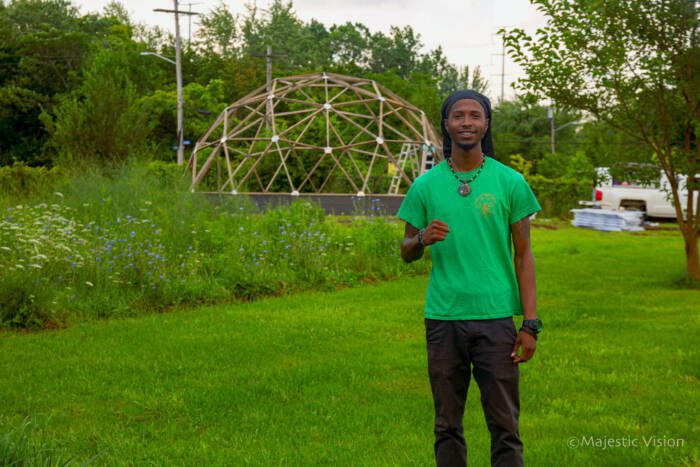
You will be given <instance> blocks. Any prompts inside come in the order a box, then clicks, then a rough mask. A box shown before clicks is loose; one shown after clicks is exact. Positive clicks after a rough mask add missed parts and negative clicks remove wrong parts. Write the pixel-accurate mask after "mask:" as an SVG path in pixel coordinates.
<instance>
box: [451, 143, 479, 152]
mask: <svg viewBox="0 0 700 467" xmlns="http://www.w3.org/2000/svg"><path fill="white" fill-rule="evenodd" d="M454 143H455V144H456V145H457V146H459V148H460V149H462V150H463V151H471V150H472V149H474V148H475V147H476V146H477V145H479V144H481V141H475V142H473V143H458V142H456V141H455V142H454Z"/></svg>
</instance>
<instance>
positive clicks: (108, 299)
mask: <svg viewBox="0 0 700 467" xmlns="http://www.w3.org/2000/svg"><path fill="white" fill-rule="evenodd" d="M52 198H53V199H52ZM41 201H43V202H36V203H33V204H29V205H26V204H25V205H15V206H9V207H6V208H5V209H4V211H3V212H2V217H1V218H0V250H1V253H2V254H1V255H0V320H1V322H2V325H3V326H4V327H18V328H24V327H30V328H37V327H42V326H43V327H47V326H62V325H65V324H66V323H67V322H69V321H70V320H71V319H74V318H75V319H86V318H87V319H90V318H105V317H116V316H127V315H134V314H137V313H140V312H143V311H146V310H150V311H163V310H165V309H167V308H168V307H172V306H178V305H187V304H195V303H197V304H199V303H218V302H227V301H232V300H249V299H253V298H256V297H260V296H266V295H275V294H281V293H288V292H293V291H298V290H304V289H311V288H313V289H319V288H321V289H323V288H329V289H332V288H336V287H339V286H351V285H353V284H356V283H358V282H361V281H368V280H380V279H388V278H394V277H398V276H400V275H404V274H415V273H420V272H425V271H426V268H427V266H426V264H425V263H424V262H421V263H419V264H413V265H405V264H403V263H402V261H401V259H400V257H399V242H400V239H401V236H402V232H401V226H400V225H399V224H398V223H397V222H395V221H394V219H392V218H391V217H380V216H354V217H353V218H351V219H350V222H348V223H340V222H338V221H337V220H335V219H334V218H331V217H327V216H325V215H324V213H323V211H322V210H321V209H320V208H318V207H317V206H315V205H312V204H310V203H308V202H304V201H298V202H295V203H294V204H292V205H291V206H287V207H279V208H276V209H274V210H270V211H268V212H266V213H263V214H259V213H256V212H255V211H254V210H253V209H252V207H251V205H250V204H249V203H248V202H247V201H246V199H245V198H233V199H228V198H225V199H223V200H222V202H221V203H220V204H218V205H214V204H212V203H210V202H209V201H208V200H206V199H205V198H204V196H203V195H200V194H191V193H187V192H185V191H184V190H178V189H176V187H174V186H173V180H172V179H171V178H168V177H165V178H164V177H163V172H162V171H161V170H152V168H150V169H144V168H143V167H133V168H130V169H126V170H124V171H122V172H121V173H119V174H117V175H116V176H115V177H113V178H112V179H109V178H105V177H103V176H100V175H96V174H92V175H86V176H84V177H82V178H80V179H76V180H71V181H70V183H66V184H65V186H64V187H63V189H62V192H55V193H50V194H47V195H46V196H45V199H44V200H41Z"/></svg>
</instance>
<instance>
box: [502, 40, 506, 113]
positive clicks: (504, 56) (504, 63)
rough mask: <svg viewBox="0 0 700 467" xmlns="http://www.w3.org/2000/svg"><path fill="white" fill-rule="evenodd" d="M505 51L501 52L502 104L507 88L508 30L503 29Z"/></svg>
mask: <svg viewBox="0 0 700 467" xmlns="http://www.w3.org/2000/svg"><path fill="white" fill-rule="evenodd" d="M501 43H502V44H503V50H502V51H501V103H503V96H504V90H505V87H506V29H505V28H503V34H502V35H501Z"/></svg>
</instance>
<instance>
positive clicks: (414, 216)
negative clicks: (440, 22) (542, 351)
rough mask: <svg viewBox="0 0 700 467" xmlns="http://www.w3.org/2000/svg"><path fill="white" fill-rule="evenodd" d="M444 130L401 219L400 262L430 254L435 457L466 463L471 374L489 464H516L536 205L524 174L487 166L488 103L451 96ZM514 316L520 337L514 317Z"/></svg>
mask: <svg viewBox="0 0 700 467" xmlns="http://www.w3.org/2000/svg"><path fill="white" fill-rule="evenodd" d="M441 123H442V134H443V141H444V143H443V153H444V155H445V160H444V161H441V162H440V163H439V164H437V165H436V166H435V167H433V168H432V169H431V170H429V171H428V172H426V173H425V174H423V175H421V176H420V177H418V178H417V179H416V180H415V181H414V182H413V185H411V188H410V189H409V190H408V193H407V194H406V198H405V199H404V201H403V203H402V204H401V208H400V209H399V212H398V217H399V218H401V219H403V220H404V221H406V230H405V236H404V240H403V243H402V245H401V257H402V258H403V259H404V261H406V262H411V261H415V260H417V259H419V258H421V257H422V256H423V251H424V249H425V247H427V246H430V248H431V257H432V262H433V264H432V271H431V274H430V283H429V286H428V293H427V298H426V303H425V327H426V340H427V350H428V374H429V377H430V385H431V389H432V393H433V400H434V402H435V460H436V463H437V465H438V466H454V465H460V466H464V465H466V463H467V446H466V442H465V440H464V433H463V430H462V416H463V414H464V406H465V401H466V397H467V389H468V387H469V380H470V377H471V373H472V372H473V375H474V379H475V380H476V382H477V384H478V385H479V389H480V392H481V405H482V407H483V410H484V416H485V418H486V424H487V425H488V428H489V431H490V433H491V464H492V465H494V466H496V465H497V466H509V467H510V466H519V465H522V464H523V457H522V456H523V454H522V451H523V447H522V442H521V440H520V435H519V432H518V415H519V412H520V398H519V389H518V365H519V364H520V363H524V362H526V361H528V360H529V359H530V358H532V355H533V354H534V352H535V342H536V338H537V333H538V332H539V331H540V328H541V321H540V320H539V319H537V313H536V310H535V266H534V259H533V256H532V251H531V249H530V221H529V217H530V216H531V215H532V214H534V213H536V212H538V211H539V210H540V206H539V204H538V202H537V200H536V199H535V196H534V194H533V193H532V190H531V189H530V187H529V186H528V184H527V182H526V181H525V179H524V178H523V177H522V175H520V174H519V173H518V172H516V171H514V170H513V169H511V168H509V167H507V166H505V165H503V164H501V163H500V162H498V161H496V160H495V159H493V156H494V153H493V143H492V139H491V129H490V124H491V106H490V103H489V100H488V99H487V98H486V97H485V96H483V95H481V94H479V93H477V92H475V91H457V92H455V93H454V94H452V95H451V96H449V97H448V98H447V99H446V100H445V102H444V104H443V106H442V122H441ZM511 240H512V244H513V246H514V247H515V258H514V260H513V255H512V250H511ZM513 263H514V264H515V267H513ZM520 314H522V315H524V320H523V326H522V327H521V328H520V331H519V332H517V333H516V330H515V324H514V322H513V315H520Z"/></svg>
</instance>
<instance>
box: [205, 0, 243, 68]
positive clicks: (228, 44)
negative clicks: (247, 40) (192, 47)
mask: <svg viewBox="0 0 700 467" xmlns="http://www.w3.org/2000/svg"><path fill="white" fill-rule="evenodd" d="M197 39H198V40H197V44H198V45H199V47H200V48H201V49H202V51H203V52H204V54H218V55H220V56H221V57H223V58H231V57H235V58H238V57H240V43H239V42H240V28H239V26H238V17H237V16H236V15H234V14H233V13H232V12H231V10H230V9H229V8H228V7H227V6H226V4H224V3H223V2H222V3H220V4H219V5H218V6H217V7H215V8H214V9H213V10H211V11H210V12H209V13H207V14H204V15H202V16H201V17H200V18H199V30H198V31H197Z"/></svg>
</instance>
